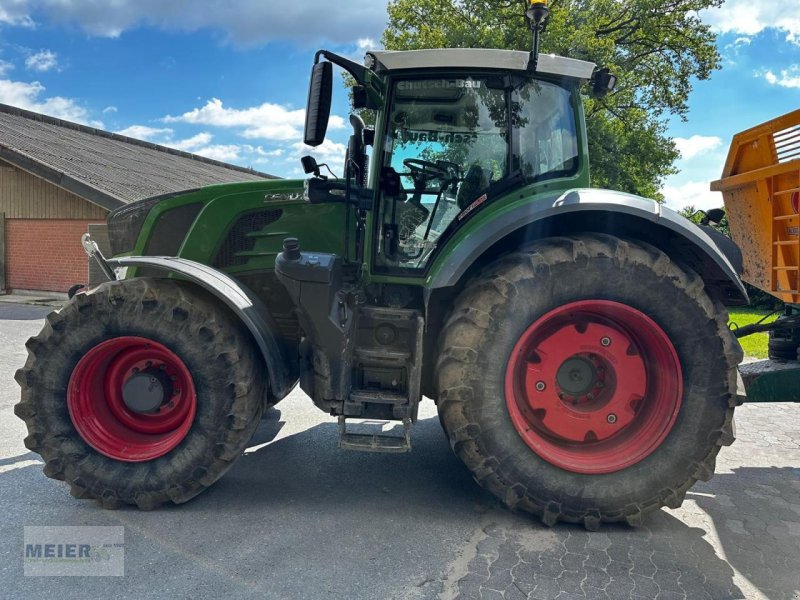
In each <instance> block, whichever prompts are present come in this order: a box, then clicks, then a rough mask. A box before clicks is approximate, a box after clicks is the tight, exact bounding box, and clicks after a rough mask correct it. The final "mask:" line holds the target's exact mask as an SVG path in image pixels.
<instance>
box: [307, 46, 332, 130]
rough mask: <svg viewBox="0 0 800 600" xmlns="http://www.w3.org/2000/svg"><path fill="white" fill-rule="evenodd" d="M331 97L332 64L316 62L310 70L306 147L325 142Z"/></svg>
mask: <svg viewBox="0 0 800 600" xmlns="http://www.w3.org/2000/svg"><path fill="white" fill-rule="evenodd" d="M332 97H333V63H330V62H318V63H317V64H315V65H314V67H313V68H312V69H311V82H310V83H309V85H308V105H307V106H306V130H305V135H304V136H303V137H304V141H305V143H306V145H308V146H319V145H320V144H321V143H322V142H324V141H325V133H326V132H327V131H328V119H329V118H330V116H331V99H332Z"/></svg>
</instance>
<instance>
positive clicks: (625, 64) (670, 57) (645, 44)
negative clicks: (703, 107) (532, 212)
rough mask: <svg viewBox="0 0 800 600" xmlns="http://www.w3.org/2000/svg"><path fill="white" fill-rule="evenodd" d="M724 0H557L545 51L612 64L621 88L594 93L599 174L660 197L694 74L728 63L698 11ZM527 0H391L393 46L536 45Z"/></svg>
mask: <svg viewBox="0 0 800 600" xmlns="http://www.w3.org/2000/svg"><path fill="white" fill-rule="evenodd" d="M723 1H724V0H552V1H551V2H550V7H551V10H552V15H551V18H550V22H549V24H548V28H547V32H546V33H545V35H544V37H543V39H542V51H543V52H548V53H555V54H561V55H563V56H569V57H572V58H581V59H584V60H589V61H592V62H595V63H597V64H598V65H601V66H604V67H609V68H610V69H611V70H612V72H613V73H614V74H616V75H617V76H618V77H619V82H618V85H617V91H616V92H615V93H614V94H611V95H609V96H607V97H606V98H605V99H603V100H595V99H593V98H590V97H588V96H586V97H585V100H584V102H585V108H586V115H587V127H588V131H589V150H590V153H591V158H592V176H593V183H594V185H596V186H598V187H608V188H613V189H618V190H622V191H626V192H630V193H634V194H640V195H642V196H647V197H650V198H655V199H657V200H663V198H662V197H661V194H660V191H659V190H660V189H661V186H662V183H663V180H664V178H665V177H666V176H668V175H670V174H672V173H674V172H675V169H674V167H673V163H674V162H675V160H676V159H677V157H678V151H677V150H676V148H675V145H674V143H673V142H672V140H671V139H670V138H669V137H668V136H667V134H666V122H667V119H668V118H669V117H670V116H675V115H677V116H679V117H684V116H685V114H686V112H687V100H688V97H689V93H690V91H691V89H692V81H693V80H694V79H707V78H708V77H709V76H710V74H711V73H712V71H714V70H715V69H717V68H718V67H719V65H720V57H719V53H718V52H717V49H716V43H715V42H716V37H715V35H714V34H713V33H712V32H711V30H710V29H709V27H708V26H707V25H705V24H703V23H702V22H701V20H700V19H699V17H698V16H697V11H699V10H702V9H704V8H709V7H715V6H719V5H721V4H722V2H723ZM527 6H528V1H527V0H390V2H389V8H388V11H389V22H388V26H387V28H386V30H385V32H384V34H383V43H384V45H385V47H386V48H387V49H388V50H412V49H419V48H459V47H461V48H466V47H472V48H506V49H512V50H530V45H531V34H530V30H529V29H528V26H527V22H526V20H525V16H524V15H525V10H526V8H527Z"/></svg>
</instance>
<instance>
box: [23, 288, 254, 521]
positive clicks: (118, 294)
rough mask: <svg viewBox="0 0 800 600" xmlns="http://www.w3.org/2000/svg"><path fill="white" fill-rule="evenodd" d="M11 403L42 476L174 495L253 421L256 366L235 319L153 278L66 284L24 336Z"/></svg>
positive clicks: (206, 472)
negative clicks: (31, 333)
mask: <svg viewBox="0 0 800 600" xmlns="http://www.w3.org/2000/svg"><path fill="white" fill-rule="evenodd" d="M27 348H28V361H27V363H26V364H25V366H24V367H23V368H22V369H20V370H19V371H18V372H17V375H16V379H17V381H18V382H19V384H20V386H21V388H22V398H21V401H20V403H19V404H17V406H16V407H15V412H16V414H17V416H19V417H20V418H22V419H23V420H24V421H25V423H26V425H27V427H28V436H27V437H26V438H25V445H26V446H27V447H28V448H29V449H30V450H33V451H34V452H38V453H39V454H41V456H42V458H43V459H44V461H45V467H44V472H45V475H47V476H48V477H52V478H54V479H59V480H65V481H66V482H67V483H68V484H69V485H70V488H71V492H72V494H73V495H74V496H76V497H78V498H95V499H97V500H99V501H100V502H101V503H102V505H103V506H105V507H107V508H115V507H117V506H120V505H122V504H133V505H136V506H138V507H139V508H142V509H151V508H155V507H156V506H158V505H159V504H161V503H163V502H170V501H171V502H174V503H182V502H186V501H187V500H189V499H191V498H193V497H194V496H196V495H197V494H199V493H200V492H202V491H203V490H204V489H206V488H207V487H208V486H210V485H211V484H212V483H214V481H216V480H217V479H218V478H219V477H221V476H222V475H223V474H224V473H225V471H227V469H228V468H229V467H230V466H231V465H232V464H233V462H234V461H235V460H236V458H238V456H239V455H240V454H241V452H242V450H243V449H244V447H245V445H246V444H247V442H248V441H249V439H250V437H251V436H252V434H253V432H254V431H255V428H256V427H257V426H258V423H259V420H260V417H261V413H262V411H263V410H264V383H263V368H262V366H261V364H262V363H261V360H260V357H259V355H258V350H257V349H256V348H255V345H254V343H253V341H252V339H251V338H250V336H249V334H248V333H247V331H246V330H244V329H243V326H242V325H241V323H239V322H238V321H237V320H236V318H235V317H234V316H233V315H232V314H231V313H229V312H228V310H227V309H226V308H225V307H224V306H222V305H220V304H219V303H218V302H217V301H216V300H214V299H213V298H211V297H210V296H209V295H208V294H206V293H204V292H202V291H201V290H199V289H197V288H196V287H193V286H191V285H189V284H185V283H180V282H176V281H172V280H165V279H132V280H128V281H118V282H109V283H105V284H103V285H101V286H99V287H98V288H96V289H94V290H92V291H91V292H89V293H87V294H78V295H76V296H75V297H74V298H73V299H72V300H71V301H70V302H69V303H68V304H67V305H66V306H64V308H63V309H61V310H60V311H58V312H55V313H52V314H51V315H49V316H48V317H47V323H46V324H45V327H44V329H43V330H42V332H41V333H40V334H39V335H38V336H36V337H34V338H31V339H30V340H28V343H27Z"/></svg>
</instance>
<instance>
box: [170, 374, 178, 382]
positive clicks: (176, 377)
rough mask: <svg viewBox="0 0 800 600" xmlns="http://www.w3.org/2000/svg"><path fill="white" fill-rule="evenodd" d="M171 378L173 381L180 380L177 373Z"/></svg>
mask: <svg viewBox="0 0 800 600" xmlns="http://www.w3.org/2000/svg"><path fill="white" fill-rule="evenodd" d="M170 380H171V381H178V376H177V375H173V376H172V377H170Z"/></svg>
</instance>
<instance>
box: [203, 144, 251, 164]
mask: <svg viewBox="0 0 800 600" xmlns="http://www.w3.org/2000/svg"><path fill="white" fill-rule="evenodd" d="M241 151H242V146H237V145H236V144H215V145H211V146H205V147H204V148H199V149H197V150H195V152H194V153H195V154H199V155H200V156H205V157H206V158H211V159H213V160H221V161H223V162H236V161H240V160H242V156H241Z"/></svg>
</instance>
